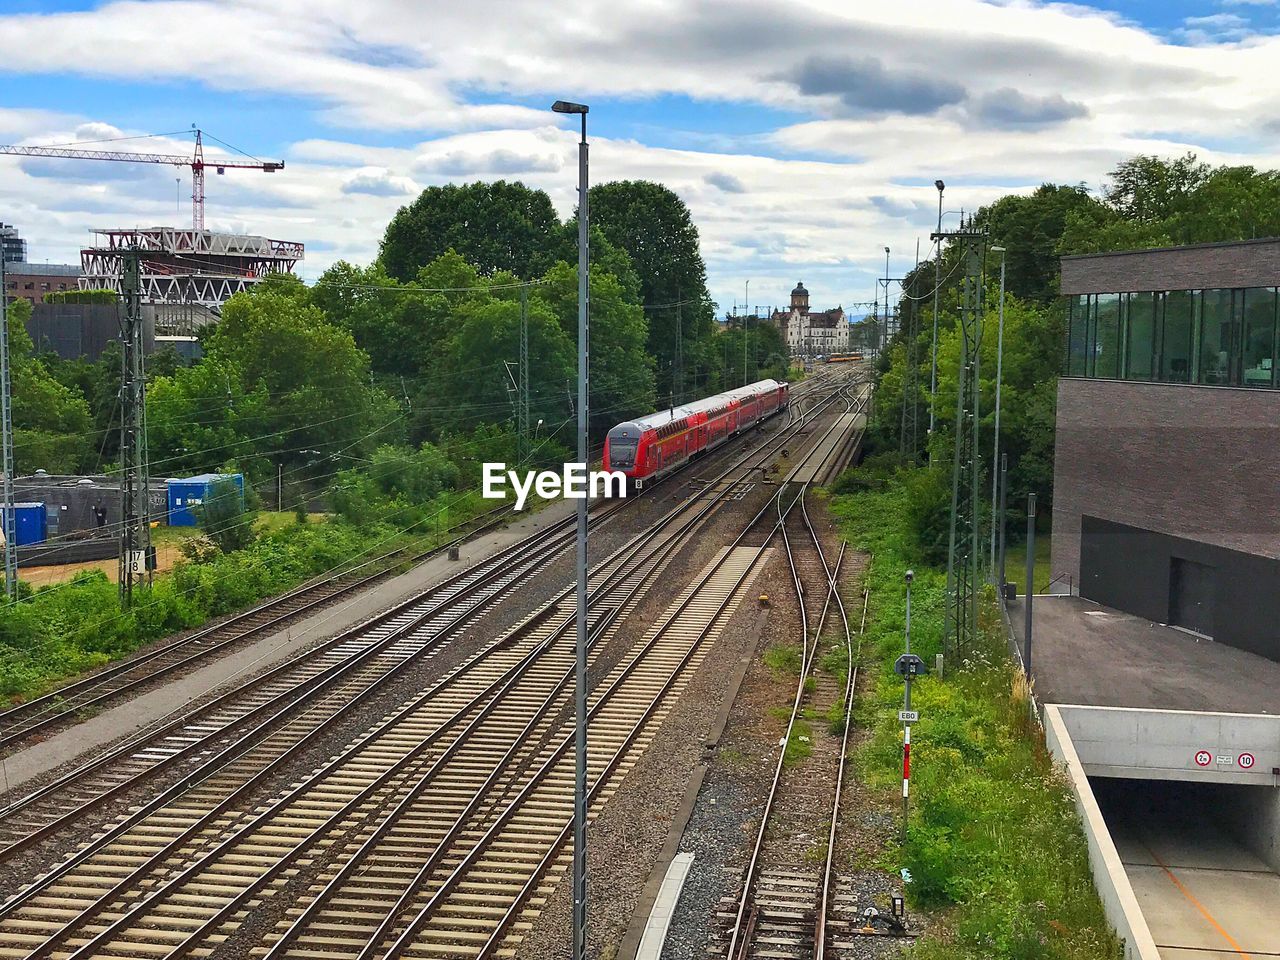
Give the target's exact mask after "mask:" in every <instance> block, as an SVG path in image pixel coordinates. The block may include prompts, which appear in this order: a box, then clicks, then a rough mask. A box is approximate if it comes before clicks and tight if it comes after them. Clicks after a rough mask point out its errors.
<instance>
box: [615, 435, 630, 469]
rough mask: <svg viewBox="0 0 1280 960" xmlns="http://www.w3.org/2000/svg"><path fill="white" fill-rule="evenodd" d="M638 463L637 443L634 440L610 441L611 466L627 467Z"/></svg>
mask: <svg viewBox="0 0 1280 960" xmlns="http://www.w3.org/2000/svg"><path fill="white" fill-rule="evenodd" d="M635 465H636V445H635V441H633V440H611V441H609V466H610V467H613V468H615V469H617V468H619V467H621V468H623V469H626V468H628V467H634V466H635Z"/></svg>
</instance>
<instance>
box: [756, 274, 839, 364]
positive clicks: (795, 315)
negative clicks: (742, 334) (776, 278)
mask: <svg viewBox="0 0 1280 960" xmlns="http://www.w3.org/2000/svg"><path fill="white" fill-rule="evenodd" d="M772 319H773V322H774V323H775V324H777V326H778V330H779V331H780V332H781V333H782V336H783V339H785V340H786V342H787V348H788V349H789V350H790V351H791V355H792V356H801V357H813V356H826V355H828V354H832V353H844V352H845V351H846V350H848V349H849V325H848V324H847V323H846V322H845V316H844V309H843V308H842V307H833V308H832V309H830V310H810V309H809V291H808V290H806V289H805V286H804V284H803V283H797V284H796V285H795V289H794V290H792V291H791V309H790V310H788V311H782V310H775V311H773V317H772Z"/></svg>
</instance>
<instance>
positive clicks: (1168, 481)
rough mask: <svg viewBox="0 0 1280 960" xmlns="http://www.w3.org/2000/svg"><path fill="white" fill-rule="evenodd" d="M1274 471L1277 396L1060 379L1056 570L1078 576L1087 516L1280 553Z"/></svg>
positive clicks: (1278, 450) (1279, 437)
mask: <svg viewBox="0 0 1280 960" xmlns="http://www.w3.org/2000/svg"><path fill="white" fill-rule="evenodd" d="M1064 270H1065V261H1064ZM1277 476H1280V391H1275V390H1251V389H1239V388H1232V387H1202V386H1191V385H1187V384H1161V383H1132V382H1125V381H1117V380H1077V379H1070V378H1063V379H1062V380H1061V381H1059V384H1058V418H1057V439H1056V448H1055V457H1054V484H1053V557H1052V566H1053V574H1054V576H1055V577H1059V576H1064V577H1070V578H1071V580H1072V582H1074V583H1079V580H1080V524H1081V517H1082V516H1084V515H1089V516H1093V517H1098V518H1099V519H1102V520H1111V521H1115V522H1117V523H1123V524H1128V525H1131V526H1134V527H1140V528H1142V529H1146V530H1153V531H1156V532H1158V533H1166V534H1170V535H1172V536H1177V537H1185V538H1188V539H1191V540H1198V541H1201V542H1204V543H1210V544H1214V545H1217V546H1221V547H1225V548H1227V549H1231V550H1239V551H1242V552H1244V553H1251V554H1255V555H1257V556H1262V557H1272V558H1280V497H1277V496H1276V479H1275V478H1276V477H1277Z"/></svg>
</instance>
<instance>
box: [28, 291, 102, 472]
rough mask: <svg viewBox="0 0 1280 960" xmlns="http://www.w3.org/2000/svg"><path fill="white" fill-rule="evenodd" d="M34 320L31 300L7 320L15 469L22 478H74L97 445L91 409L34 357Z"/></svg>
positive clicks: (80, 396) (78, 395) (76, 393)
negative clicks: (30, 325)
mask: <svg viewBox="0 0 1280 960" xmlns="http://www.w3.org/2000/svg"><path fill="white" fill-rule="evenodd" d="M30 315H31V304H30V303H28V302H27V301H26V300H18V301H16V302H14V303H13V304H11V305H10V306H9V310H8V314H7V318H8V325H9V364H10V379H11V385H12V397H13V456H14V468H15V470H16V471H17V472H18V473H20V474H22V473H31V472H33V471H35V470H37V469H43V470H48V471H49V472H50V473H72V472H74V471H75V470H76V469H77V468H78V467H79V466H80V465H81V464H82V463H83V462H84V461H85V460H86V459H87V457H88V454H89V450H90V449H91V445H92V441H93V437H92V429H91V426H92V417H91V415H90V412H89V404H88V403H87V402H86V401H85V398H84V397H83V396H82V395H81V394H79V393H78V392H77V391H75V390H73V389H71V388H69V387H68V386H67V385H66V384H64V383H61V382H60V381H59V380H57V379H56V378H55V377H54V376H53V375H52V374H51V373H50V372H49V368H48V367H47V366H46V364H45V361H44V360H43V359H41V358H38V357H33V356H32V355H31V351H32V349H33V347H34V345H33V343H32V342H31V337H30V335H29V334H28V333H27V326H26V322H27V318H28V317H30Z"/></svg>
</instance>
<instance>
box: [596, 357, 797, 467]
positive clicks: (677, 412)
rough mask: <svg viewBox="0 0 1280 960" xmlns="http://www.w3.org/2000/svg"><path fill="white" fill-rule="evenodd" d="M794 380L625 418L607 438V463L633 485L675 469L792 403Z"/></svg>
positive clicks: (771, 382) (763, 382)
mask: <svg viewBox="0 0 1280 960" xmlns="http://www.w3.org/2000/svg"><path fill="white" fill-rule="evenodd" d="M788 390H789V385H788V384H785V383H779V382H778V381H777V380H760V381H758V382H756V383H752V384H748V385H747V386H745V387H739V388H738V389H736V390H730V391H728V392H726V393H718V394H716V395H715V396H714V397H707V398H706V399H704V400H694V401H693V402H692V403H685V404H681V405H680V406H678V407H674V408H671V409H668V410H660V411H658V412H657V413H651V414H649V416H647V417H640V418H638V419H636V420H630V421H628V422H627V423H620V424H618V425H617V426H616V427H614V428H613V429H612V430H610V431H609V435H608V437H607V438H606V439H605V444H604V468H605V469H606V470H618V471H621V472H622V473H623V474H625V475H626V477H627V486H628V488H629V489H635V490H639V489H641V488H642V487H643V486H644V484H645V482H646V481H649V480H652V479H654V478H656V477H659V476H661V475H662V474H664V473H667V472H668V471H670V470H674V469H675V468H676V467H678V466H680V465H681V464H682V463H687V462H688V461H689V460H690V459H691V458H693V457H696V456H698V455H700V454H702V453H705V452H706V451H708V450H711V449H713V448H715V447H717V446H719V445H720V444H722V443H724V441H725V440H727V439H729V437H731V436H733V435H734V434H736V433H738V432H739V431H741V430H745V429H747V428H749V427H753V426H755V425H756V424H757V423H760V422H761V421H763V420H766V419H768V418H769V417H771V416H773V415H774V414H776V413H779V412H780V411H782V410H785V409H786V407H787V394H788Z"/></svg>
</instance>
